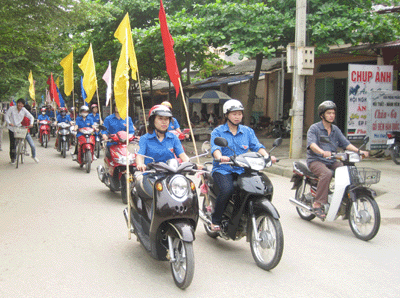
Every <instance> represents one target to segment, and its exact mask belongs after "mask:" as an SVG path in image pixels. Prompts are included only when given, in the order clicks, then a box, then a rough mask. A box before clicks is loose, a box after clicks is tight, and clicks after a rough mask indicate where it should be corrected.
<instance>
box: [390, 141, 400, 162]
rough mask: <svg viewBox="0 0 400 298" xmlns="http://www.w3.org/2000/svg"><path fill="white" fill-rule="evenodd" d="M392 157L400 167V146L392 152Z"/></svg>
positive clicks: (396, 146)
mask: <svg viewBox="0 0 400 298" xmlns="http://www.w3.org/2000/svg"><path fill="white" fill-rule="evenodd" d="M390 155H391V156H392V159H393V161H394V163H395V164H396V165H400V145H399V144H396V145H394V146H393V148H392V150H390Z"/></svg>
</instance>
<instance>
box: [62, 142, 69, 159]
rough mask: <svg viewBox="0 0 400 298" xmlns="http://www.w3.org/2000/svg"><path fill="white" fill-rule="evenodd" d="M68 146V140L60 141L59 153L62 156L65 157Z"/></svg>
mask: <svg viewBox="0 0 400 298" xmlns="http://www.w3.org/2000/svg"><path fill="white" fill-rule="evenodd" d="M67 148H68V142H64V141H63V142H62V143H61V155H62V157H63V158H65V157H66V156H67V150H68V149H67Z"/></svg>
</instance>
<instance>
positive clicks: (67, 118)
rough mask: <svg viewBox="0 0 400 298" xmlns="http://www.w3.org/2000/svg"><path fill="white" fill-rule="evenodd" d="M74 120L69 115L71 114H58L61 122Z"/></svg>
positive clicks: (58, 120) (58, 119)
mask: <svg viewBox="0 0 400 298" xmlns="http://www.w3.org/2000/svg"><path fill="white" fill-rule="evenodd" d="M71 121H72V120H71V117H70V116H69V115H65V116H64V117H63V116H62V115H61V114H59V115H58V116H57V122H58V123H61V122H65V123H68V124H69V123H70V122H71Z"/></svg>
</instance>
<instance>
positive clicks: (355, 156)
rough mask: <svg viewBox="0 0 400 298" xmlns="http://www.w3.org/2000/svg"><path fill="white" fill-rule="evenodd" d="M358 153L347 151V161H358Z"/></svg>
mask: <svg viewBox="0 0 400 298" xmlns="http://www.w3.org/2000/svg"><path fill="white" fill-rule="evenodd" d="M360 159H361V158H360V155H358V153H355V152H352V153H349V162H360Z"/></svg>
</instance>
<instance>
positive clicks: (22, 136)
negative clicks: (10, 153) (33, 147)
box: [14, 127, 28, 169]
mask: <svg viewBox="0 0 400 298" xmlns="http://www.w3.org/2000/svg"><path fill="white" fill-rule="evenodd" d="M27 134H28V129H27V128H25V127H16V128H15V130H14V138H15V148H16V149H17V154H16V159H17V160H16V161H17V162H16V166H15V167H16V168H17V169H18V165H19V161H20V160H21V164H23V163H24V155H25V154H26V135H27Z"/></svg>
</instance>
